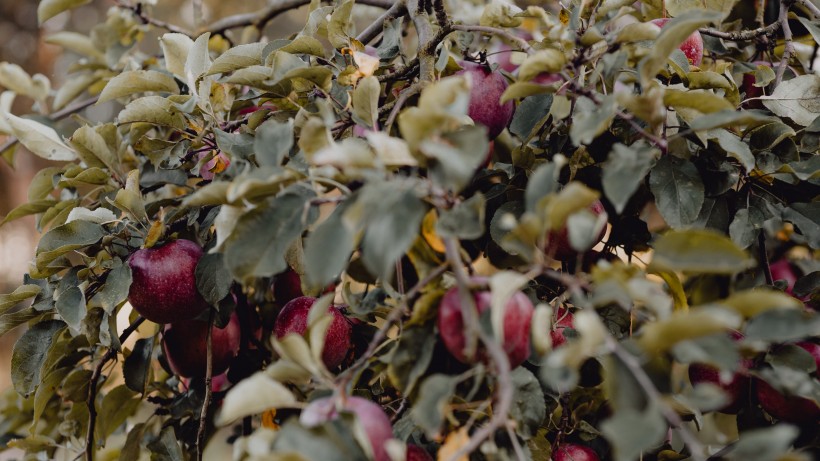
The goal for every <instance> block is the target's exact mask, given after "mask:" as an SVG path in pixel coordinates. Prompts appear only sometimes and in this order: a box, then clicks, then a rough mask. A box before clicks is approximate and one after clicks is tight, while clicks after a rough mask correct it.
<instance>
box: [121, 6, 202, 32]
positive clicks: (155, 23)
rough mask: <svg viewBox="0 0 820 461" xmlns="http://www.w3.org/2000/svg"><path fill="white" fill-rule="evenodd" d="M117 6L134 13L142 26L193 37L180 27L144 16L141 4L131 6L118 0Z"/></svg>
mask: <svg viewBox="0 0 820 461" xmlns="http://www.w3.org/2000/svg"><path fill="white" fill-rule="evenodd" d="M117 6H119V7H120V8H124V9H126V10H129V11H131V12H132V13H134V15H135V16H137V17H138V18H139V19H140V21H142V22H143V24H151V25H152V26H154V27H159V28H160V29H165V30H167V31H169V32H175V33H178V34H183V35H187V36H189V37H192V36H193V34H192V33H191V32H190V31H188V30H186V29H183V28H182V27H179V26H176V25H174V24H171V23H168V22H165V21H160V20H159V19H156V18H154V17H151V16H148V15H147V14H145V9H144V7H143V5H142V4H141V3H138V4H136V5H133V4H131V3H128V2H126V1H123V0H119V1H117Z"/></svg>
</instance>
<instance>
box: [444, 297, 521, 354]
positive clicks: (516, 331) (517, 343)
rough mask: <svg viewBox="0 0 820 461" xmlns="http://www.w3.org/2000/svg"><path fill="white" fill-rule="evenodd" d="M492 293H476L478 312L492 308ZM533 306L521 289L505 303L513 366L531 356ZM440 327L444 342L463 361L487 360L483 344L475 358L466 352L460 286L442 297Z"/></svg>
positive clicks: (506, 343)
mask: <svg viewBox="0 0 820 461" xmlns="http://www.w3.org/2000/svg"><path fill="white" fill-rule="evenodd" d="M491 296H492V295H491V293H490V292H489V291H477V292H474V293H473V299H475V304H476V307H477V308H478V313H479V315H480V314H481V313H482V312H484V311H486V310H487V309H489V308H490V298H491ZM533 309H534V308H533V306H532V302H531V301H530V298H528V297H527V296H526V295H525V294H524V293H522V292H520V291H519V292H516V293H515V294H514V295H513V296H512V297H511V298H510V299H509V301H507V304H506V305H505V306H504V351H505V352H506V353H507V358H509V360H510V367H511V368H515V367H517V366H518V365H521V363H522V362H524V360H526V359H527V357H529V356H530V323H531V321H532V313H533ZM438 329H439V333H440V334H441V339H442V341H443V342H444V346H445V347H446V348H447V350H448V351H450V353H451V354H453V357H455V358H456V359H458V360H459V361H460V362H463V363H473V362H475V361H482V362H486V361H487V360H488V357H487V353H486V351H485V350H484V349H483V348H482V347H480V346H479V349H478V351H477V352H476V356H475V357H474V359H473V360H470V359H469V358H468V357H467V356H466V355H465V354H464V347H465V345H466V338H465V336H464V317H463V315H462V305H461V300H460V298H459V290H458V287H453V288H451V289H450V290H449V291H447V293H445V294H444V297H443V298H442V299H441V304H439V309H438Z"/></svg>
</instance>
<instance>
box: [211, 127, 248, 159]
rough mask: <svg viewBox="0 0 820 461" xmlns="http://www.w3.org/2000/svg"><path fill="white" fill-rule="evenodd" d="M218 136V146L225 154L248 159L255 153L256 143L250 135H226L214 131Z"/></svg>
mask: <svg viewBox="0 0 820 461" xmlns="http://www.w3.org/2000/svg"><path fill="white" fill-rule="evenodd" d="M214 133H215V134H216V145H217V146H219V149H220V150H221V151H223V152H227V153H228V154H230V155H231V156H234V157H237V158H242V159H247V158H248V157H250V156H251V154H253V152H254V148H255V146H256V142H255V141H254V139H253V136H251V135H250V134H248V133H226V132H224V131H222V130H220V129H214Z"/></svg>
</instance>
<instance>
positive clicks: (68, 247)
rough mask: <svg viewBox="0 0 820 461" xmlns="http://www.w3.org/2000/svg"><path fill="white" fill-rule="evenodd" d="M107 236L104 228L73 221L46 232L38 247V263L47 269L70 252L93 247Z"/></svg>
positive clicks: (85, 222)
mask: <svg viewBox="0 0 820 461" xmlns="http://www.w3.org/2000/svg"><path fill="white" fill-rule="evenodd" d="M104 235H105V230H103V228H102V226H101V225H99V224H96V223H92V222H89V221H73V222H70V223H68V224H63V225H62V226H59V227H55V228H54V229H51V230H50V231H48V232H46V233H45V234H44V235H43V237H42V238H41V239H40V243H39V244H38V245H37V250H36V252H35V255H36V263H37V267H38V268H42V267H45V266H46V265H47V264H49V263H50V262H52V261H54V260H55V259H57V258H58V257H60V256H62V255H64V254H66V253H68V252H69V251H73V250H77V249H80V248H84V247H87V246H89V245H93V244H95V243H97V242H99V241H100V239H102V238H103V236H104Z"/></svg>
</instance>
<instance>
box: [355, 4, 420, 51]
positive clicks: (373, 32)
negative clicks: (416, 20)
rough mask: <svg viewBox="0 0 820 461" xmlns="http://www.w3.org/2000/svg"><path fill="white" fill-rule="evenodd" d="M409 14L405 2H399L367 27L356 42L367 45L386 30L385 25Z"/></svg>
mask: <svg viewBox="0 0 820 461" xmlns="http://www.w3.org/2000/svg"><path fill="white" fill-rule="evenodd" d="M406 13H407V7H406V4H405V0H397V1H396V3H394V4H393V6H391V7H390V8H389V9H388V10H387V11H385V12H384V14H382V15H381V16H379V19H377V20H375V21H373V23H371V24H370V25H369V26H367V27H366V28H365V29H364V30H363V31H362V32H361V33H360V34H359V35H358V36H357V37H356V40H358V41H360V42H362V43H364V44H365V45H367V44H368V43H370V42H371V41H372V40H373V39H374V38H376V37H377V36H378V35H379V34H380V33H382V30H383V28H384V23H385V22H387V21H391V20H393V19H396V18H398V17H399V16H402V15H404V14H406Z"/></svg>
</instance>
